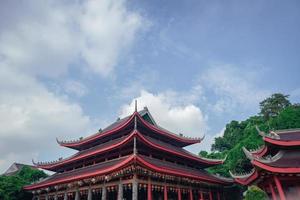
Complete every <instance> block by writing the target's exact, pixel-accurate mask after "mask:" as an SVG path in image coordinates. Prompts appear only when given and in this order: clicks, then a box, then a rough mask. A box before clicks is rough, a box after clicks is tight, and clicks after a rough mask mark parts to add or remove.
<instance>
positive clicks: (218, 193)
mask: <svg viewBox="0 0 300 200" xmlns="http://www.w3.org/2000/svg"><path fill="white" fill-rule="evenodd" d="M217 197H218V200H221V195H220V192H219V191H218V192H217Z"/></svg>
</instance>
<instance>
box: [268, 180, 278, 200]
mask: <svg viewBox="0 0 300 200" xmlns="http://www.w3.org/2000/svg"><path fill="white" fill-rule="evenodd" d="M269 187H270V190H271V194H272V200H277V198H276V194H275V190H274V188H273V185H272V183H269Z"/></svg>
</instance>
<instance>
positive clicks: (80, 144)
mask: <svg viewBox="0 0 300 200" xmlns="http://www.w3.org/2000/svg"><path fill="white" fill-rule="evenodd" d="M146 115H147V116H148V118H149V119H150V122H148V121H146V120H145V119H143V117H144V116H146ZM135 116H137V118H138V120H139V122H141V124H143V125H144V126H145V127H147V128H149V129H150V130H151V131H154V132H155V133H157V134H160V135H162V136H164V137H167V138H169V139H170V140H173V141H176V142H177V143H178V145H179V146H181V147H184V146H187V145H191V144H195V143H199V142H201V139H200V138H190V137H184V136H182V135H179V134H175V133H172V132H170V131H167V130H166V129H163V128H162V127H160V126H158V125H157V124H156V122H155V121H154V119H153V117H152V115H151V113H150V112H149V110H148V109H147V108H144V110H141V111H139V112H134V113H133V114H132V115H130V116H127V117H125V118H122V119H118V120H117V121H116V122H114V123H112V124H111V125H109V126H108V127H106V128H105V129H103V130H100V131H99V132H97V133H95V134H93V135H91V136H88V137H86V138H80V139H79V140H73V141H59V140H57V142H58V143H59V144H60V145H61V146H65V147H69V148H73V149H76V150H82V149H85V147H84V145H86V144H89V143H92V142H94V141H96V140H99V139H101V138H104V137H107V136H109V135H112V134H114V133H116V132H118V131H121V130H123V129H125V128H126V127H128V126H129V125H132V124H133V123H134V118H135Z"/></svg>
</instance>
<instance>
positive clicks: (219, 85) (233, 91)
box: [199, 65, 270, 114]
mask: <svg viewBox="0 0 300 200" xmlns="http://www.w3.org/2000/svg"><path fill="white" fill-rule="evenodd" d="M259 73H263V72H262V70H257V71H255V70H253V71H251V70H245V69H244V70H241V69H240V68H237V67H235V66H232V65H217V66H214V67H211V68H209V69H208V70H206V71H205V72H204V73H203V74H202V75H201V76H200V81H199V85H201V86H203V88H204V90H205V92H210V93H211V94H210V95H211V96H215V97H216V98H215V99H216V100H215V101H214V103H213V104H212V105H211V106H212V109H213V111H214V112H215V113H219V114H221V113H224V112H234V111H235V110H236V108H240V109H243V110H253V108H255V107H257V105H258V103H259V102H260V101H261V100H263V99H264V98H265V97H266V96H268V95H269V94H270V91H267V90H264V89H262V88H260V87H259V80H258V79H257V77H259V76H261V75H260V74H259ZM212 94H213V95H212ZM204 95H207V93H206V94H204ZM207 96H208V95H207ZM210 104H211V103H210Z"/></svg>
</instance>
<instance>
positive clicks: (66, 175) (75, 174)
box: [24, 156, 134, 190]
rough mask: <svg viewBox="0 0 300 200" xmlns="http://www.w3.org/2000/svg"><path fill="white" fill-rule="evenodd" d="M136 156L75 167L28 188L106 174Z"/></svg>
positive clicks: (37, 187)
mask: <svg viewBox="0 0 300 200" xmlns="http://www.w3.org/2000/svg"><path fill="white" fill-rule="evenodd" d="M133 158H134V156H129V157H122V158H117V159H114V160H110V161H106V162H102V163H99V164H95V165H91V166H87V167H83V168H79V169H75V170H72V171H67V172H63V173H56V174H53V175H52V176H50V177H48V178H46V179H44V180H42V181H40V182H37V183H34V184H32V185H28V186H25V187H24V189H26V190H33V189H39V188H43V187H49V186H53V185H56V184H65V183H69V182H72V181H79V180H82V179H85V178H89V177H94V176H99V175H104V174H107V173H111V172H113V171H114V170H118V169H120V168H122V167H124V166H127V165H128V164H129V163H130V162H132V161H133Z"/></svg>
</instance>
